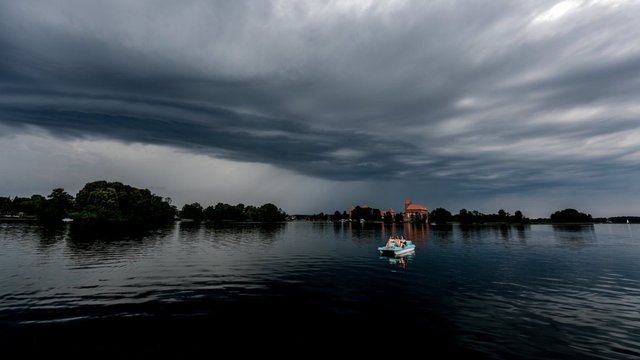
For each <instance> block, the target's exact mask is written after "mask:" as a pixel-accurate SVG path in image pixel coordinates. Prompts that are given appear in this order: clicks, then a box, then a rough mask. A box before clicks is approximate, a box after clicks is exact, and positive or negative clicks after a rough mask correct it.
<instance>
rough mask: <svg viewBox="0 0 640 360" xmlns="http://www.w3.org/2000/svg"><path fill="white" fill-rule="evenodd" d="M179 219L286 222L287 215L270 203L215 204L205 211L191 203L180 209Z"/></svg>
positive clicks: (196, 204)
mask: <svg viewBox="0 0 640 360" xmlns="http://www.w3.org/2000/svg"><path fill="white" fill-rule="evenodd" d="M180 217H181V218H183V219H190V220H193V221H201V220H206V221H212V222H247V221H249V222H278V221H284V220H286V218H287V214H286V213H285V212H284V211H282V209H280V208H278V207H277V206H275V205H274V204H271V203H268V204H264V205H262V206H260V207H256V206H253V205H247V206H245V205H244V204H238V205H235V206H234V205H229V204H223V203H217V204H216V205H215V206H213V205H211V206H207V207H206V208H205V209H203V208H202V206H201V205H200V204H199V203H193V204H187V205H185V206H183V207H182V211H181V212H180Z"/></svg>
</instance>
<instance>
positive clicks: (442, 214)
mask: <svg viewBox="0 0 640 360" xmlns="http://www.w3.org/2000/svg"><path fill="white" fill-rule="evenodd" d="M429 217H430V218H431V221H432V222H434V223H436V224H446V223H448V222H450V221H452V220H453V215H452V214H451V213H450V212H449V210H447V209H443V208H436V209H435V210H433V211H432V212H431V214H429Z"/></svg>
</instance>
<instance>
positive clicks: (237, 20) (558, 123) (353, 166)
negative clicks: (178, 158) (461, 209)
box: [0, 0, 640, 206]
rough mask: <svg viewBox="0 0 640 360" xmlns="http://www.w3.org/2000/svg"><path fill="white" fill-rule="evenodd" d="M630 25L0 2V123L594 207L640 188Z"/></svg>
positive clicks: (637, 81)
mask: <svg viewBox="0 0 640 360" xmlns="http://www.w3.org/2000/svg"><path fill="white" fill-rule="evenodd" d="M558 4H559V5H558ZM638 15H640V5H638V3H637V2H634V1H624V0H606V1H605V0H583V1H580V0H566V1H564V2H561V3H560V2H558V1H530V2H512V1H506V0H505V1H491V2H489V3H487V2H486V1H464V2H458V1H435V2H422V1H364V0H360V1H355V0H354V1H339V2H338V1H336V2H334V1H329V2H325V1H322V2H321V1H317V2H316V1H313V2H297V1H284V0H283V1H275V0H274V1H260V2H255V1H233V2H228V1H219V2H216V1H214V2H211V1H206V2H205V1H188V2H181V3H180V4H176V3H172V2H157V1H153V2H151V1H137V2H135V3H134V4H131V3H130V2H124V1H110V2H107V3H101V2H87V1H47V2H38V1H20V2H2V3H0V50H1V51H0V125H4V126H5V127H6V128H8V129H12V130H9V133H13V132H15V133H34V132H36V133H37V132H40V131H42V130H45V131H47V132H49V133H50V134H53V135H54V136H56V137H58V138H60V139H63V140H66V141H70V140H78V139H84V140H87V139H111V140H117V141H120V142H124V143H143V144H154V145H161V146H169V147H173V148H179V149H183V150H186V151H188V152H192V153H195V154H205V155H209V156H213V157H216V158H221V159H226V160H231V161H239V162H252V163H264V164H269V165H273V166H275V167H278V168H283V169H287V170H288V171H291V173H298V174H302V175H304V176H309V177H313V178H319V179H325V180H327V181H336V182H344V181H347V182H348V181H359V180H361V181H365V182H367V183H369V184H370V185H371V186H372V187H373V188H385V189H388V192H389V194H388V195H381V194H371V197H372V198H378V199H388V198H391V197H400V196H412V194H415V193H420V194H421V196H424V198H432V199H436V200H437V201H440V202H442V203H444V204H448V203H451V204H452V205H453V206H455V205H458V204H460V203H464V201H465V200H466V201H469V202H475V203H477V204H481V203H482V202H483V201H492V200H491V199H494V198H497V197H501V196H502V197H505V196H511V195H509V194H519V195H520V196H522V198H526V197H527V196H530V197H535V196H546V195H544V193H545V192H546V191H552V192H554V195H553V196H554V197H556V198H557V197H558V195H557V194H558V193H556V192H557V191H561V190H564V191H565V193H566V194H567V196H574V195H571V194H572V191H573V190H575V191H578V192H580V193H579V194H578V195H575V196H584V194H585V193H588V192H589V191H590V190H594V189H597V190H598V191H599V193H600V192H601V191H602V190H603V189H610V191H609V192H608V193H606V194H605V193H601V194H600V197H601V198H606V196H607V194H609V196H612V194H613V193H615V192H620V191H621V190H622V189H629V188H631V187H632V186H633V185H632V184H634V183H637V182H638V180H640V179H638V177H639V176H638V175H639V174H640V173H639V172H638V170H639V166H640V155H639V154H640V128H639V127H638V125H637V124H638V117H639V115H640V106H638V105H637V101H636V99H637V94H639V93H640V48H638V47H637V45H636V43H637V38H638V35H640V25H638V24H637V21H635V20H636V19H637V18H638ZM34 129H35V130H34ZM0 141H1V138H0ZM394 184H395V185H394ZM570 190H571V191H570ZM434 192H435V193H434ZM452 197H454V198H455V197H458V198H459V200H458V201H452V200H450V199H451V198H452ZM381 201H382V200H381ZM385 201H386V200H385ZM569 202H570V201H569ZM558 205H560V204H558ZM587 205H588V204H587Z"/></svg>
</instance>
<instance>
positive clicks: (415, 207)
mask: <svg viewBox="0 0 640 360" xmlns="http://www.w3.org/2000/svg"><path fill="white" fill-rule="evenodd" d="M411 210H413V211H426V210H427V208H426V207H424V206H422V205H420V204H411V205H409V206H407V211H411Z"/></svg>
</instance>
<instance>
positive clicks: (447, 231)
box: [429, 225, 453, 245]
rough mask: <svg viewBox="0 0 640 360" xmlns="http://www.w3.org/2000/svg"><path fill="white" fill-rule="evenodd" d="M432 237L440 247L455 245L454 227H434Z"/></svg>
mask: <svg viewBox="0 0 640 360" xmlns="http://www.w3.org/2000/svg"><path fill="white" fill-rule="evenodd" d="M429 231H430V237H431V239H432V240H433V242H434V243H436V244H438V245H450V244H452V243H453V225H432V226H431V229H430V230H429Z"/></svg>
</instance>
